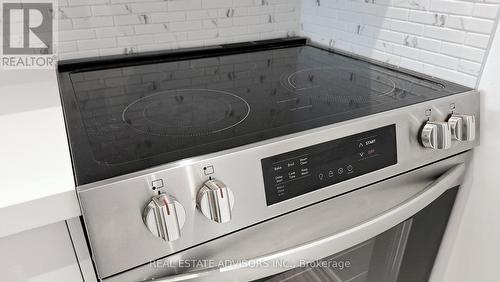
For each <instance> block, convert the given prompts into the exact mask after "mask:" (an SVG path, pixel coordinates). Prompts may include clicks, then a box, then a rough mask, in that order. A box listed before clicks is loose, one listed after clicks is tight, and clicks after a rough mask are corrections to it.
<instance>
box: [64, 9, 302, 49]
mask: <svg viewBox="0 0 500 282" xmlns="http://www.w3.org/2000/svg"><path fill="white" fill-rule="evenodd" d="M61 4H62V5H60V9H59V21H60V39H61V42H64V47H63V48H61V50H60V57H61V58H62V59H67V58H77V57H79V56H78V53H79V52H80V51H81V57H85V56H89V55H90V54H96V53H97V55H109V54H120V53H122V54H126V53H135V52H143V51H145V50H148V51H151V50H161V49H169V48H180V47H194V46H200V45H211V44H221V43H231V42H238V41H241V40H260V39H268V38H273V37H284V36H292V35H298V34H299V27H300V0H290V1H287V0H168V1H165V0H141V1H139V0H67V1H65V2H64V3H63V2H61ZM92 43H95V44H94V45H93V46H94V48H95V49H96V50H97V51H96V52H89V51H92V50H91V49H92ZM155 46H156V48H155ZM114 52H116V53H114Z"/></svg>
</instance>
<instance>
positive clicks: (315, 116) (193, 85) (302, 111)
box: [60, 40, 470, 185]
mask: <svg viewBox="0 0 500 282" xmlns="http://www.w3.org/2000/svg"><path fill="white" fill-rule="evenodd" d="M292 43H293V44H290V45H291V46H287V44H286V40H285V42H280V44H276V45H273V44H268V45H266V46H260V45H259V43H255V42H253V43H249V45H248V46H252V48H253V49H255V50H251V49H250V50H249V49H248V48H246V49H245V50H246V51H242V52H238V51H237V49H238V48H233V47H231V46H228V47H224V48H220V50H217V51H216V52H215V54H216V55H213V56H211V53H210V52H208V51H207V54H206V55H207V56H208V57H203V56H204V53H203V50H197V51H196V52H191V53H190V52H186V53H183V56H182V60H172V57H175V56H172V55H170V56H168V59H165V58H163V57H162V56H161V54H159V55H155V56H153V57H150V58H148V59H147V60H144V63H143V64H138V60H135V61H130V60H125V59H124V60H122V61H121V60H120V59H116V60H115V59H113V60H108V61H102V62H100V63H99V62H97V61H96V62H93V63H92V62H91V63H89V62H86V63H80V64H79V63H76V64H73V65H72V66H71V67H68V68H67V69H66V70H63V69H61V71H60V84H61V89H62V97H63V102H64V111H65V115H66V122H67V126H68V132H69V139H70V144H71V150H72V156H73V163H74V166H75V172H76V177H77V183H78V184H79V185H82V184H86V183H90V182H94V181H98V180H102V179H106V178H110V177H113V176H118V175H122V174H126V173H130V172H134V171H139V170H142V169H146V168H149V167H153V166H156V165H161V164H165V163H169V162H173V161H176V160H180V159H184V158H189V157H193V156H199V155H203V154H208V153H213V152H217V151H221V150H225V149H229V148H234V147H237V146H241V145H245V144H249V143H253V142H257V141H262V140H265V139H269V138H273V137H277V136H282V135H286V134H290V133H294V132H298V131H302V130H307V129H311V128H314V127H319V126H323V125H327V124H332V123H336V122H340V121H345V120H348V119H352V118H357V117H361V116H365V115H369V114H373V113H377V112H381V111H386V110H390V109H394V108H397V107H402V106H406V105H410V104H414V103H418V102H422V101H426V100H430V99H435V98H439V97H442V96H446V95H450V94H454V93H459V92H463V91H467V90H470V89H468V88H466V87H463V86H459V85H456V84H453V83H449V82H444V81H434V80H429V79H423V78H418V77H416V76H412V75H409V74H405V73H402V72H397V71H394V70H391V69H388V68H384V67H381V66H377V65H374V64H370V63H368V62H365V61H362V60H359V59H355V58H351V57H348V56H344V55H340V54H335V53H331V52H329V51H326V50H323V49H320V48H317V47H313V46H307V45H299V46H297V42H296V41H292ZM248 46H247V47H248ZM238 47H239V48H240V47H241V45H238ZM277 47H279V48H277ZM211 50H212V53H214V52H213V49H211ZM190 54H193V55H192V56H191V55H190ZM139 61H140V60H139ZM62 65H63V66H64V63H63V64H62Z"/></svg>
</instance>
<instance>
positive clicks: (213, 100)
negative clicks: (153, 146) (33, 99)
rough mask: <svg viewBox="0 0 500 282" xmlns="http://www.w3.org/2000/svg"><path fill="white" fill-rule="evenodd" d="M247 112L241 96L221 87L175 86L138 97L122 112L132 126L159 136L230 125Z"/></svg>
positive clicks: (197, 133) (213, 130)
mask: <svg viewBox="0 0 500 282" xmlns="http://www.w3.org/2000/svg"><path fill="white" fill-rule="evenodd" d="M249 114H250V105H249V104H248V103H247V102H246V101H245V100H244V99H242V98H241V97H239V96H237V95H235V94H232V93H229V92H226V91H221V90H210V89H178V90H169V91H162V92H157V93H155V94H152V95H149V96H146V97H143V98H140V99H138V100H136V101H134V102H133V103H131V104H130V105H128V106H127V107H126V108H125V110H124V111H123V114H122V117H123V120H124V121H125V122H126V123H127V124H128V125H130V126H131V127H132V128H134V129H136V130H138V131H141V132H144V133H148V134H153V135H159V136H200V135H209V134H213V133H217V132H221V131H223V130H226V129H229V128H232V127H234V126H236V125H238V124H240V123H241V122H243V121H244V120H245V119H246V118H247V117H248V115H249Z"/></svg>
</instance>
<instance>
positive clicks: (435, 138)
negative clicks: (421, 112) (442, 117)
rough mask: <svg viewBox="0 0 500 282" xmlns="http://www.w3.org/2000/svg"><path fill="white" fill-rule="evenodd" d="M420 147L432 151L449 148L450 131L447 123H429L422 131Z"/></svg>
mask: <svg viewBox="0 0 500 282" xmlns="http://www.w3.org/2000/svg"><path fill="white" fill-rule="evenodd" d="M421 139H422V145H423V146H424V147H426V148H432V149H449V148H450V147H451V130H450V126H449V125H448V123H447V122H434V121H432V122H431V121H429V122H427V123H426V124H425V126H424V128H423V129H422V135H421Z"/></svg>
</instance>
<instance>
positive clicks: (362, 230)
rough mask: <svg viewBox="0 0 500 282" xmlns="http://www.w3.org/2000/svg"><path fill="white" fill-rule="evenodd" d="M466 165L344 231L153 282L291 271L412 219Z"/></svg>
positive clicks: (452, 184) (228, 278)
mask: <svg viewBox="0 0 500 282" xmlns="http://www.w3.org/2000/svg"><path fill="white" fill-rule="evenodd" d="M465 168H466V166H465V164H463V163H461V164H457V165H455V166H453V167H452V168H450V169H449V170H447V171H446V172H444V173H443V174H442V175H440V176H439V177H438V178H437V179H436V180H435V181H433V182H432V183H431V184H429V185H427V186H426V187H425V188H424V189H423V190H422V191H421V192H419V193H417V194H415V195H414V196H412V197H411V198H408V199H407V200H406V201H404V202H402V203H400V204H399V205H396V206H394V207H393V208H391V209H389V210H387V211H385V212H383V213H382V214H380V215H378V216H376V217H373V218H371V219H369V220H367V221H364V222H362V223H360V224H358V225H356V226H354V227H352V228H349V229H346V230H344V231H341V232H338V233H335V234H331V235H329V236H326V237H322V238H320V239H318V240H315V241H310V242H306V243H304V244H302V245H298V246H295V247H292V248H288V249H282V250H279V251H276V252H272V253H269V254H263V255H262V256H258V257H253V258H250V259H248V260H246V261H243V262H238V263H235V264H230V265H227V266H223V267H214V268H208V269H203V270H199V271H192V272H187V273H184V274H178V275H172V276H167V277H164V278H156V279H154V281H156V282H160V281H162V282H165V281H188V280H189V281H243V280H248V279H251V280H253V279H259V278H264V277H267V276H269V275H273V274H276V273H280V272H282V271H286V270H290V269H291V268H290V265H292V266H304V261H308V262H313V261H316V260H319V259H322V258H324V257H327V256H329V255H331V254H332V253H337V252H340V251H343V250H345V249H348V248H350V247H352V246H355V245H357V244H359V243H362V242H364V241H366V240H368V239H370V238H373V237H375V236H377V235H378V234H380V233H382V232H384V231H387V230H389V229H390V228H392V227H394V226H396V225H398V224H399V223H401V222H403V221H405V220H407V219H408V218H411V217H412V216H413V215H415V214H416V213H418V212H419V211H420V210H422V209H424V208H425V207H426V206H428V205H429V204H430V203H432V202H433V201H434V200H436V199H437V198H438V197H439V196H440V195H441V194H443V193H444V192H446V191H447V190H448V189H451V188H453V187H455V186H456V183H457V179H459V178H460V177H462V176H463V174H464V172H465ZM283 262H286V267H285V266H283V267H282V269H277V268H280V267H279V266H278V267H276V265H284V263H283ZM269 265H272V269H271V270H270V269H269V268H271V267H265V266H269ZM241 279H243V280H241Z"/></svg>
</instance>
